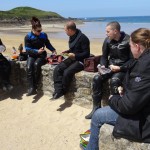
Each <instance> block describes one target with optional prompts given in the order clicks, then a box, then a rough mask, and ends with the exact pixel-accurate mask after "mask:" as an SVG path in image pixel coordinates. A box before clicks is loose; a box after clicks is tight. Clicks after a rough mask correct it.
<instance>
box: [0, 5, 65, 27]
mask: <svg viewBox="0 0 150 150" xmlns="http://www.w3.org/2000/svg"><path fill="white" fill-rule="evenodd" d="M32 16H36V17H38V18H39V19H40V20H41V21H42V22H43V21H63V20H67V19H66V18H64V17H62V16H61V15H59V14H57V13H55V12H50V11H43V10H39V9H35V8H31V7H17V8H14V9H11V10H9V11H0V24H1V25H2V24H3V25H5V24H10V25H13V24H16V25H19V24H26V23H28V22H29V20H30V19H31V18H32Z"/></svg>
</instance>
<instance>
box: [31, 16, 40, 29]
mask: <svg viewBox="0 0 150 150" xmlns="http://www.w3.org/2000/svg"><path fill="white" fill-rule="evenodd" d="M31 25H32V29H37V28H41V27H42V26H41V23H40V20H39V19H38V18H36V17H32V19H31Z"/></svg>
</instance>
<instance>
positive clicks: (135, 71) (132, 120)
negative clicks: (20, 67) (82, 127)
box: [0, 17, 150, 150]
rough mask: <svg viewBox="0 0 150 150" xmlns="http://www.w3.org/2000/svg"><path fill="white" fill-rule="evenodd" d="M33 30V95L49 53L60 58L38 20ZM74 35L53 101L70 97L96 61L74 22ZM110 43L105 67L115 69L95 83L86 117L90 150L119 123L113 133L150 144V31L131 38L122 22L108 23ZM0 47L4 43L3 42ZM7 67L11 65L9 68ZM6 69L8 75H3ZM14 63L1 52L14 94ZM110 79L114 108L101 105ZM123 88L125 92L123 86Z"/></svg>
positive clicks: (28, 40) (68, 28) (28, 39)
mask: <svg viewBox="0 0 150 150" xmlns="http://www.w3.org/2000/svg"><path fill="white" fill-rule="evenodd" d="M31 25H32V30H31V32H29V33H28V34H27V35H26V36H25V49H26V52H27V54H28V58H27V80H28V83H29V85H28V92H27V96H30V95H33V94H35V93H37V87H38V81H39V77H40V74H41V66H42V65H44V64H45V63H46V56H47V53H46V50H45V47H46V48H47V49H49V50H50V51H51V52H52V54H54V55H56V54H57V51H56V49H55V48H54V47H53V46H52V44H51V43H50V41H49V39H48V36H47V34H46V33H44V32H42V25H41V23H40V20H39V19H38V18H36V17H33V18H32V20H31ZM65 32H66V34H67V35H68V36H69V41H68V45H69V50H68V51H65V52H63V53H67V56H68V58H67V59H66V60H65V61H63V62H61V63H60V64H58V65H57V66H56V67H55V69H54V73H53V79H54V93H53V95H52V100H55V99H58V98H60V97H61V96H63V95H65V94H66V92H67V91H68V88H69V85H70V83H71V81H72V78H73V76H74V75H75V73H77V72H80V71H82V70H83V69H84V64H83V63H84V59H85V58H88V57H90V41H89V39H88V37H87V36H86V35H84V34H83V33H82V32H81V31H80V30H79V29H77V28H76V24H75V23H74V22H73V21H69V22H67V23H66V25H65ZM106 35H107V37H106V39H105V40H104V43H103V47H102V57H101V59H100V67H101V68H102V69H103V68H109V69H110V70H111V71H110V72H109V73H106V74H101V73H97V74H96V75H95V76H94V78H93V82H92V90H93V94H92V99H93V109H92V111H91V112H90V113H89V114H88V115H87V116H85V118H86V119H91V118H92V120H91V135H90V141H89V143H88V145H87V147H86V150H99V144H98V141H99V130H100V128H101V126H102V125H103V124H104V123H107V124H111V125H114V126H115V127H114V130H113V135H114V136H115V137H124V138H127V139H130V140H133V141H140V142H147V143H150V129H149V128H150V92H149V90H150V73H149V72H150V59H149V58H150V56H149V55H150V30H149V29H146V28H140V29H137V30H135V31H133V32H132V34H131V35H130V36H129V35H128V34H126V33H125V32H121V27H120V24H119V23H118V22H116V21H114V22H110V23H108V24H107V25H106ZM0 45H3V43H2V42H1V43H0ZM6 66H7V67H6ZM1 70H3V71H1ZM10 71H11V70H10V64H9V62H8V61H7V59H5V57H4V56H3V55H2V54H1V53H0V77H1V78H2V79H3V89H4V90H5V89H8V90H11V89H12V88H13V86H12V85H11V84H10V82H9V75H10ZM108 79H109V84H110V97H109V100H108V103H109V105H108V106H105V107H101V99H102V96H103V90H102V89H103V83H104V81H106V80H108ZM120 86H121V87H123V90H122V91H121V92H119V90H118V88H119V87H120Z"/></svg>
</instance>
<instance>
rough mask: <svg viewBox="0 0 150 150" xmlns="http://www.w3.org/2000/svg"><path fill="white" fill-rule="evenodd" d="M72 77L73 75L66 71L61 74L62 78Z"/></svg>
mask: <svg viewBox="0 0 150 150" xmlns="http://www.w3.org/2000/svg"><path fill="white" fill-rule="evenodd" d="M72 76H73V74H72V73H71V72H70V71H68V70H65V71H64V74H63V77H64V78H71V77H72Z"/></svg>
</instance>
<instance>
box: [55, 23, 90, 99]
mask: <svg viewBox="0 0 150 150" xmlns="http://www.w3.org/2000/svg"><path fill="white" fill-rule="evenodd" d="M65 32H66V34H67V35H68V36H69V50H68V51H65V52H64V53H67V56H68V58H67V59H66V60H64V61H63V62H62V63H60V64H59V65H57V66H56V68H55V70H54V74H53V78H54V89H55V90H54V93H53V98H52V99H58V98H59V97H61V96H63V95H64V94H65V93H66V92H67V91H68V88H69V85H70V83H71V81H72V78H73V76H74V74H75V73H77V72H79V71H81V70H83V69H84V66H83V61H84V59H85V58H87V57H89V55H90V41H89V39H88V38H87V37H86V36H85V35H84V34H83V33H82V32H81V31H80V30H79V29H77V28H76V24H75V23H74V22H73V21H69V22H67V24H66V25H65Z"/></svg>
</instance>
